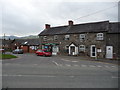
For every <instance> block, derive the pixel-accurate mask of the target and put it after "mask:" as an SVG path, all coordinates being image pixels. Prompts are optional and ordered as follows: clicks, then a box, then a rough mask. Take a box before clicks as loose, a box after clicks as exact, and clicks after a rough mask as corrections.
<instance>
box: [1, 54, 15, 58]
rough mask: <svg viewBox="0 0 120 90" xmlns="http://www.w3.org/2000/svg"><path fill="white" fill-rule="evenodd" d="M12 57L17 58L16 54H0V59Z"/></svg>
mask: <svg viewBox="0 0 120 90" xmlns="http://www.w3.org/2000/svg"><path fill="white" fill-rule="evenodd" d="M12 58H17V56H14V55H10V54H0V59H12Z"/></svg>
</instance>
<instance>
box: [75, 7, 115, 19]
mask: <svg viewBox="0 0 120 90" xmlns="http://www.w3.org/2000/svg"><path fill="white" fill-rule="evenodd" d="M116 6H117V5H115V6H112V7H109V8H106V9H103V10H99V11H96V12H93V13H91V14H87V15H84V16H81V17H79V18H76V19H74V20H77V19H80V18H84V17H88V16H91V15H93V14H97V13H100V12H103V11H105V10H108V9H111V8H114V7H116Z"/></svg>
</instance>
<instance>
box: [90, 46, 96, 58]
mask: <svg viewBox="0 0 120 90" xmlns="http://www.w3.org/2000/svg"><path fill="white" fill-rule="evenodd" d="M90 52H91V57H96V47H95V45H91V50H90Z"/></svg>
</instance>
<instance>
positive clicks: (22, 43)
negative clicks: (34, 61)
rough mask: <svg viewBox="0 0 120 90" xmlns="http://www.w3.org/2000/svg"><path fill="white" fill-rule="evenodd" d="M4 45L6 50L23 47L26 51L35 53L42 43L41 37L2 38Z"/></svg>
mask: <svg viewBox="0 0 120 90" xmlns="http://www.w3.org/2000/svg"><path fill="white" fill-rule="evenodd" d="M1 41H2V45H1V46H2V47H1V48H4V49H5V51H12V50H14V49H23V51H24V53H34V52H35V51H36V50H37V49H38V48H39V45H40V41H39V39H14V40H1Z"/></svg>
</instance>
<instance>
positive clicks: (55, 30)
mask: <svg viewBox="0 0 120 90" xmlns="http://www.w3.org/2000/svg"><path fill="white" fill-rule="evenodd" d="M109 25H111V29H110V28H109ZM115 28H116V26H115V24H114V25H113V24H110V23H109V21H101V22H94V23H84V24H75V25H72V26H69V25H67V26H59V27H51V28H50V29H44V30H43V31H42V32H41V33H40V34H39V36H44V35H57V34H74V33H85V32H107V31H109V33H115V32H118V30H116V29H115ZM109 29H110V30H109Z"/></svg>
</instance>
